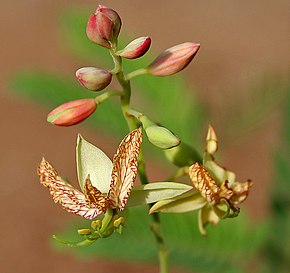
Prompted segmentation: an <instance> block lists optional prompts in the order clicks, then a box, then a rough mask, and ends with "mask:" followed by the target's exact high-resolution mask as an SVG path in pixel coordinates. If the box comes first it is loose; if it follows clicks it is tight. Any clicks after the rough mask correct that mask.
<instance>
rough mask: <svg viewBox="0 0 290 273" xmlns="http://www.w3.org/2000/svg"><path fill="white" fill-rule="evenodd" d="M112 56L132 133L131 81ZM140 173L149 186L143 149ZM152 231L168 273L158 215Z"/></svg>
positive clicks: (163, 270) (163, 268) (162, 271)
mask: <svg viewBox="0 0 290 273" xmlns="http://www.w3.org/2000/svg"><path fill="white" fill-rule="evenodd" d="M110 53H111V56H112V58H113V60H114V63H115V68H114V69H113V71H114V72H115V74H116V77H117V79H118V81H119V83H120V85H121V86H122V88H123V95H122V96H121V108H122V112H123V116H124V118H125V120H126V122H127V124H128V127H129V130H130V131H132V130H134V129H136V128H137V127H138V124H137V122H136V119H135V117H134V116H133V115H132V114H130V113H129V111H130V100H131V85H130V80H128V79H127V78H126V77H125V75H124V73H123V70H122V59H121V58H120V57H119V56H117V55H116V54H115V49H112V50H110ZM138 173H139V177H140V180H141V183H142V184H143V185H144V184H148V182H149V180H148V177H147V174H146V168H145V161H144V156H143V151H142V147H141V149H140V153H139V157H138ZM151 230H152V232H153V234H154V237H155V240H156V243H157V248H158V257H159V266H160V273H168V272H169V271H168V259H167V257H168V251H167V250H166V247H165V244H164V240H163V237H162V234H161V228H160V219H159V215H158V213H153V214H152V223H151Z"/></svg>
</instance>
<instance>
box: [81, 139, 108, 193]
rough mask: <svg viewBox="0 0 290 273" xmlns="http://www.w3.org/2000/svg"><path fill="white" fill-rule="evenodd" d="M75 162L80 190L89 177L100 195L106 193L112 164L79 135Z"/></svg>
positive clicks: (104, 155) (100, 151)
mask: <svg viewBox="0 0 290 273" xmlns="http://www.w3.org/2000/svg"><path fill="white" fill-rule="evenodd" d="M76 160H77V172H78V179H79V184H80V187H81V189H82V190H83V189H84V185H85V183H86V179H87V177H88V176H89V177H90V180H91V182H92V185H93V186H94V187H95V188H97V189H98V190H100V191H101V192H102V193H107V192H108V191H109V188H110V183H111V173H112V168H113V163H112V161H111V160H110V159H109V158H108V157H107V156H106V154H105V153H104V152H103V151H102V150H100V149H99V148H97V147H96V146H94V145H93V144H91V143H89V142H88V141H86V140H85V139H84V138H83V137H82V136H81V135H79V136H78V140H77V147H76Z"/></svg>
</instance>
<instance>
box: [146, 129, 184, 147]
mask: <svg viewBox="0 0 290 273" xmlns="http://www.w3.org/2000/svg"><path fill="white" fill-rule="evenodd" d="M145 132H146V134H147V137H148V140H149V141H150V142H151V143H152V144H153V145H155V146H157V147H158V148H161V149H170V148H173V147H176V146H178V145H179V144H180V139H179V138H177V137H176V136H175V135H174V134H173V133H172V132H171V131H169V130H168V129H167V128H165V127H161V126H157V125H153V126H149V127H148V128H146V129H145Z"/></svg>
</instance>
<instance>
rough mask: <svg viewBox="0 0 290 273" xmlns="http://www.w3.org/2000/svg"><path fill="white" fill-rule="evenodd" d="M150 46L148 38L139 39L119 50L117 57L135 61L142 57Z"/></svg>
mask: <svg viewBox="0 0 290 273" xmlns="http://www.w3.org/2000/svg"><path fill="white" fill-rule="evenodd" d="M150 45H151V39H150V37H140V38H138V39H135V40H134V41H132V42H131V43H129V44H128V45H127V46H126V47H125V48H124V49H122V50H119V51H118V52H117V55H119V56H121V57H123V58H127V59H136V58H139V57H141V56H143V55H144V54H145V53H146V52H147V51H148V49H149V47H150Z"/></svg>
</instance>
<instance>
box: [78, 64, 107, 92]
mask: <svg viewBox="0 0 290 273" xmlns="http://www.w3.org/2000/svg"><path fill="white" fill-rule="evenodd" d="M76 77H77V79H78V80H79V82H80V84H81V85H83V86H84V87H86V88H87V89H89V90H92V91H100V90H102V89H104V88H105V87H106V86H108V85H109V84H110V82H111V79H112V74H111V73H110V72H109V71H107V70H104V69H100V68H96V67H83V68H80V69H79V70H77V72H76Z"/></svg>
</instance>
